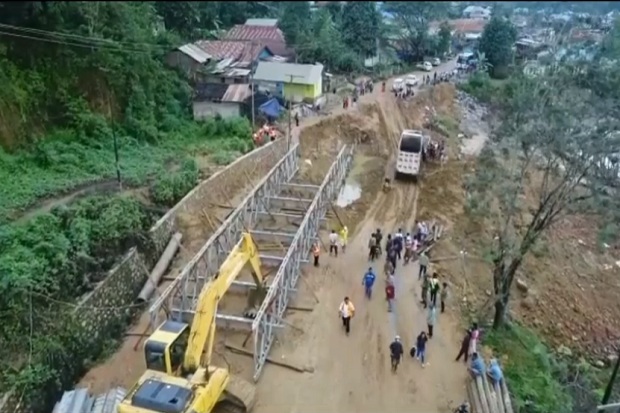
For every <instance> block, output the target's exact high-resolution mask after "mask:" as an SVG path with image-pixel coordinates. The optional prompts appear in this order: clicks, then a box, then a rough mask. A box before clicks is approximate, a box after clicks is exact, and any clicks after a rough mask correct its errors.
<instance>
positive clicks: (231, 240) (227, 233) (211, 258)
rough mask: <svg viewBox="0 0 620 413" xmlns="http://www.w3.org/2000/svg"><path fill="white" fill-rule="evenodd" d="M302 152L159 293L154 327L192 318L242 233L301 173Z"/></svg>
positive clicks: (288, 158)
mask: <svg viewBox="0 0 620 413" xmlns="http://www.w3.org/2000/svg"><path fill="white" fill-rule="evenodd" d="M299 155H300V150H299V145H295V146H294V147H293V148H292V149H291V150H290V151H289V152H288V153H287V154H286V155H285V156H284V157H283V158H282V159H281V160H280V161H279V162H278V163H277V164H276V165H275V166H274V167H273V169H272V170H271V171H270V172H269V173H268V174H267V175H266V176H265V177H264V178H263V179H262V180H261V182H260V183H259V184H258V185H257V186H256V187H255V188H254V190H253V191H252V192H251V193H250V194H249V195H248V196H247V197H246V198H245V199H244V200H243V201H242V202H241V203H240V204H239V206H238V207H237V208H236V209H235V210H234V211H233V212H232V213H231V214H230V215H229V216H228V218H227V219H226V220H225V221H224V223H223V224H222V225H221V226H220V227H219V228H218V229H217V230H216V231H215V233H214V234H213V235H212V236H211V237H210V238H209V239H208V240H207V242H206V243H205V244H204V246H203V247H202V248H201V249H200V251H198V253H197V254H196V255H195V256H194V257H193V258H192V259H191V261H189V262H188V263H187V265H186V266H185V267H184V268H183V270H182V271H181V273H180V274H179V276H178V277H177V278H176V279H175V280H174V281H173V282H172V283H170V285H169V286H168V287H167V288H166V289H165V290H164V291H163V293H162V294H161V295H160V296H159V297H157V299H156V300H155V302H154V303H153V304H152V305H151V307H150V308H149V315H150V319H151V327H152V328H157V327H158V326H159V325H160V324H161V323H162V322H163V321H164V319H165V318H172V319H174V320H179V321H184V322H187V323H189V322H191V318H192V316H193V313H194V309H195V307H196V300H197V298H198V295H199V294H200V291H201V290H202V287H203V286H204V285H205V283H206V282H207V280H209V278H210V277H212V276H213V275H214V274H215V272H216V271H217V270H218V269H219V268H220V266H221V265H222V263H223V262H224V260H225V259H226V257H227V256H228V254H229V252H230V251H231V250H232V249H233V247H234V246H235V244H237V243H238V242H239V240H240V239H241V236H242V233H243V232H244V231H247V230H250V229H252V228H253V227H254V225H255V224H256V222H257V219H258V217H259V216H260V215H261V214H265V213H267V212H268V210H269V206H270V205H269V203H270V199H271V198H273V197H276V196H277V195H278V194H279V193H280V190H281V188H282V187H283V185H285V184H286V183H287V182H289V181H290V180H291V179H292V178H293V176H294V175H295V174H296V173H297V170H298V168H299ZM225 190H226V188H222V191H225ZM261 260H263V261H273V260H278V261H281V259H278V257H272V256H263V255H261Z"/></svg>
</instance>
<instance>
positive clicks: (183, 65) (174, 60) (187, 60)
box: [166, 50, 202, 79]
mask: <svg viewBox="0 0 620 413" xmlns="http://www.w3.org/2000/svg"><path fill="white" fill-rule="evenodd" d="M166 64H167V65H168V66H170V67H174V68H177V69H181V70H182V71H183V72H184V73H185V74H186V75H187V76H188V77H190V78H192V79H193V78H195V74H196V73H197V72H198V71H199V70H200V69H201V68H202V65H201V64H200V63H198V62H197V61H195V60H194V59H192V58H191V57H189V56H188V55H186V54H185V53H183V52H181V51H180V50H174V51H172V52H170V53H168V54H167V55H166Z"/></svg>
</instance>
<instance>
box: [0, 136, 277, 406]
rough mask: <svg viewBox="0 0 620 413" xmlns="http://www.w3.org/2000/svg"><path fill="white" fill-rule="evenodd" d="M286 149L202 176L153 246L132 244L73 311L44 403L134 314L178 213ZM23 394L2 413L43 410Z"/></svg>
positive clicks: (246, 180) (159, 228)
mask: <svg viewBox="0 0 620 413" xmlns="http://www.w3.org/2000/svg"><path fill="white" fill-rule="evenodd" d="M286 150H287V144H286V140H284V139H279V140H277V141H275V142H270V143H269V144H267V145H265V146H263V147H261V148H258V149H256V150H254V151H252V152H250V153H248V154H246V155H244V156H242V157H241V158H238V159H237V160H235V161H234V162H233V163H231V164H230V165H228V166H227V167H226V168H225V169H223V170H221V171H218V172H217V173H215V174H214V175H212V176H211V177H209V179H206V180H204V181H202V182H201V183H200V184H199V185H198V186H196V187H195V188H194V189H193V190H192V191H190V192H189V193H188V194H187V195H186V196H185V197H184V198H183V199H182V200H181V201H180V202H179V203H178V204H177V205H175V206H174V207H173V208H172V209H171V210H169V211H168V213H166V215H164V216H163V217H162V218H161V219H160V220H159V221H157V223H155V225H154V226H153V227H152V228H151V230H150V238H151V240H152V242H153V244H152V246H153V247H154V251H145V253H147V254H146V255H147V256H146V257H145V256H144V255H142V254H140V253H139V252H138V251H137V249H136V248H132V249H131V250H130V251H129V252H128V253H127V255H126V256H125V257H124V258H123V259H122V260H121V262H120V263H119V264H118V265H117V266H116V267H114V268H113V269H112V270H110V272H109V274H108V276H107V277H106V278H105V279H104V281H102V282H101V283H100V284H99V285H98V286H97V287H96V288H95V289H94V290H93V291H92V292H91V293H90V294H89V295H88V296H87V297H85V298H84V299H83V300H82V301H81V302H80V304H79V305H78V306H77V307H76V309H75V311H74V314H73V315H74V321H75V329H74V330H73V331H74V334H72V335H73V336H74V337H72V345H73V346H75V351H74V353H73V355H74V357H72V358H70V359H67V358H66V357H58V358H54V359H56V360H62V361H59V364H58V365H52V364H50V367H52V368H54V369H56V370H58V371H60V372H62V380H61V383H56V382H53V383H48V384H47V385H45V386H44V388H42V389H41V393H44V394H45V395H44V396H43V399H44V402H43V406H44V407H45V408H49V411H51V409H52V407H53V404H54V402H55V401H57V400H59V398H60V396H61V394H62V392H63V391H65V390H67V389H70V388H71V387H72V386H73V383H75V380H77V379H79V377H80V376H81V375H82V374H83V373H84V371H83V368H84V366H83V361H84V360H86V359H91V360H93V359H96V358H98V357H99V356H100V354H101V351H102V350H103V345H104V343H105V342H107V340H108V339H109V338H110V337H114V336H115V335H118V334H122V332H123V331H124V329H125V328H126V326H127V325H128V324H129V323H130V322H131V319H132V317H133V316H135V315H136V313H137V312H138V311H139V310H141V308H140V307H137V306H135V299H136V297H137V295H138V293H139V292H140V290H141V289H142V287H143V285H144V283H145V282H146V280H147V278H148V275H149V267H150V266H151V264H154V262H152V261H156V259H157V258H159V256H160V255H161V253H162V252H163V250H164V249H165V248H166V245H168V242H169V240H170V237H171V236H172V234H173V232H174V231H175V230H176V219H177V215H178V214H179V213H186V212H189V211H194V210H196V209H199V208H200V209H201V208H204V207H205V206H208V204H209V203H215V204H224V203H226V202H227V199H223V197H225V196H228V197H232V196H234V195H235V194H239V192H240V191H242V190H244V189H245V190H248V191H249V190H250V188H251V187H252V186H253V185H255V184H256V183H257V182H258V181H260V179H261V178H262V177H263V176H264V175H265V174H266V173H267V172H269V171H270V170H271V169H272V168H273V167H274V165H275V164H276V163H277V162H278V161H279V160H280V159H281V158H282V157H283V156H284V155H285V154H286ZM61 350H64V351H66V350H65V349H61ZM67 360H71V362H67ZM50 361H51V360H50ZM20 397H21V394H19V395H18V394H17V393H15V392H10V393H7V394H5V395H0V412H1V413H4V412H15V413H39V412H44V409H42V407H41V406H39V405H37V406H31V405H29V404H28V403H27V402H26V401H24V400H23V399H22V400H20ZM44 413H47V411H45V412H44Z"/></svg>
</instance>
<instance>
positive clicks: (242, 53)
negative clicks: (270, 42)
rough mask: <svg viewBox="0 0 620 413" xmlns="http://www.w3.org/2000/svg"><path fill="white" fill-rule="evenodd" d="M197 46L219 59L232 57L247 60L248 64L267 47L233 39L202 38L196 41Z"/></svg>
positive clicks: (235, 59) (242, 60) (237, 59)
mask: <svg viewBox="0 0 620 413" xmlns="http://www.w3.org/2000/svg"><path fill="white" fill-rule="evenodd" d="M196 46H198V47H199V48H200V49H202V50H203V51H204V52H206V53H207V54H209V55H210V56H212V57H214V58H216V59H218V60H220V59H231V60H233V61H241V62H246V63H247V64H248V65H249V64H250V63H252V62H254V61H255V60H257V59H258V57H259V56H260V54H261V53H262V51H263V50H264V49H265V45H263V44H259V43H252V42H250V41H232V40H230V41H226V40H200V41H198V42H196ZM267 49H268V48H267Z"/></svg>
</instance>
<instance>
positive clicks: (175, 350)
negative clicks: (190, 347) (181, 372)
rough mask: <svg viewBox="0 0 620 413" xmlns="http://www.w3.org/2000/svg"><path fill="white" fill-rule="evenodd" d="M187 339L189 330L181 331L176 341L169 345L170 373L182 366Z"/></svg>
mask: <svg viewBox="0 0 620 413" xmlns="http://www.w3.org/2000/svg"><path fill="white" fill-rule="evenodd" d="M188 339H189V328H186V329H185V330H183V332H182V333H181V334H180V335H179V337H177V339H176V340H174V342H173V343H172V344H171V345H170V365H171V367H172V371H173V372H175V371H177V370H178V369H179V368H181V365H182V364H183V359H184V358H185V351H186V350H187V342H188Z"/></svg>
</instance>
